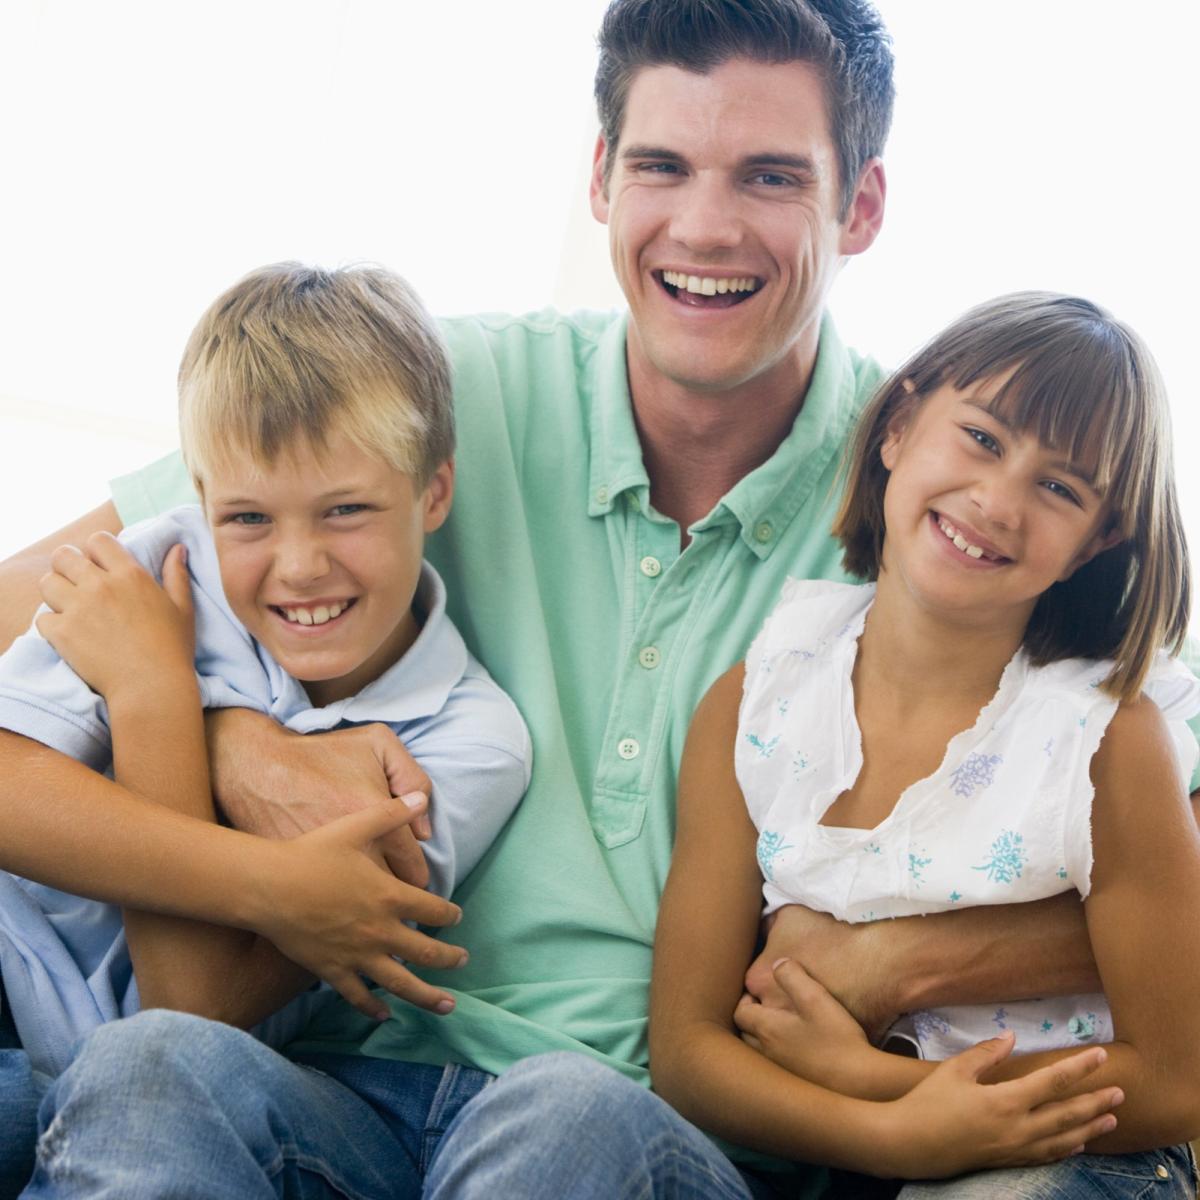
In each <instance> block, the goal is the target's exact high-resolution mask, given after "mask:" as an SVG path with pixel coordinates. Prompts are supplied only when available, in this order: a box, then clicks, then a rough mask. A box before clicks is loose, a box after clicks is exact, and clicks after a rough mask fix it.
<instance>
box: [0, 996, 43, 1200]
mask: <svg viewBox="0 0 1200 1200" xmlns="http://www.w3.org/2000/svg"><path fill="white" fill-rule="evenodd" d="M41 1092H42V1089H41V1087H39V1085H38V1083H37V1081H36V1080H35V1079H34V1076H33V1072H32V1070H31V1068H30V1066H29V1055H27V1054H26V1053H25V1051H24V1050H22V1049H21V1041H20V1039H19V1038H18V1037H17V1030H16V1027H15V1026H14V1025H13V1023H12V1016H11V1014H10V1013H9V1011H8V1005H7V1002H6V1000H5V997H4V984H3V982H0V1200H13V1197H14V1196H16V1195H17V1193H18V1192H20V1190H21V1188H22V1187H24V1185H25V1183H26V1182H27V1181H28V1179H29V1173H30V1171H32V1170H33V1144H34V1141H35V1139H36V1137H37V1110H38V1101H39V1100H40V1098H41Z"/></svg>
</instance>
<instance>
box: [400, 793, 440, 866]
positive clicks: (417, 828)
mask: <svg viewBox="0 0 1200 1200" xmlns="http://www.w3.org/2000/svg"><path fill="white" fill-rule="evenodd" d="M400 799H401V800H403V801H404V803H405V804H407V805H408V807H409V808H419V809H420V811H419V812H418V813H417V815H416V816H415V817H413V819H412V823H411V824H410V825H409V828H410V829H411V830H412V834H413V837H415V838H418V839H419V840H420V841H422V842H427V841H429V839H430V838H431V837H433V826H432V825H431V824H430V822H429V794H428V793H427V792H405V794H404V795H403V796H401V797H400ZM422 804H423V805H424V807H422ZM421 861H422V862H424V861H425V856H424V855H422V856H421ZM421 886H422V887H424V884H422V885H421Z"/></svg>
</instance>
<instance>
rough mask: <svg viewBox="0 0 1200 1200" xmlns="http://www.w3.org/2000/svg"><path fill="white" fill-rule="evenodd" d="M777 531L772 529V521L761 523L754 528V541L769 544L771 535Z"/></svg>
mask: <svg viewBox="0 0 1200 1200" xmlns="http://www.w3.org/2000/svg"><path fill="white" fill-rule="evenodd" d="M774 532H775V531H774V530H773V529H772V528H771V522H770V521H759V523H758V524H757V525H755V527H754V540H755V541H756V542H769V541H770V540H771V534H773V533H774Z"/></svg>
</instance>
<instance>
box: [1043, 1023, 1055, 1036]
mask: <svg viewBox="0 0 1200 1200" xmlns="http://www.w3.org/2000/svg"><path fill="white" fill-rule="evenodd" d="M1053 1028H1054V1022H1053V1021H1043V1022H1042V1032H1043V1033H1049V1032H1050V1030H1052V1029H1053Z"/></svg>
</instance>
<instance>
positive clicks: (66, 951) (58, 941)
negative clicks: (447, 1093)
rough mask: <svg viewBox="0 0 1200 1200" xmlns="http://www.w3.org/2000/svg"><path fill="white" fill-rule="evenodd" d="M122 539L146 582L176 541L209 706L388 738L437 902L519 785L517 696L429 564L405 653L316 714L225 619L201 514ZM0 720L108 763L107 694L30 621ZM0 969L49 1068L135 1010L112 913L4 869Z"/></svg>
mask: <svg viewBox="0 0 1200 1200" xmlns="http://www.w3.org/2000/svg"><path fill="white" fill-rule="evenodd" d="M121 541H122V542H123V543H124V544H125V546H126V547H127V548H128V549H129V550H130V551H131V552H132V553H133V555H134V557H135V558H137V559H138V561H139V562H141V563H142V565H143V566H145V567H146V568H147V569H148V570H150V571H151V572H153V574H154V575H155V576H156V578H159V579H161V572H162V563H163V560H164V558H165V557H166V554H167V551H168V550H169V549H170V548H171V546H173V545H174V544H175V543H177V542H182V543H183V544H184V545H185V546H186V547H187V549H188V571H189V573H190V576H191V583H192V598H193V602H194V604H195V612H196V673H197V676H198V678H199V681H200V691H201V697H202V701H203V703H204V706H205V707H206V708H226V707H235V708H252V709H255V710H257V711H259V712H262V713H266V714H267V715H268V716H271V717H273V718H274V719H275V720H277V721H278V722H279V723H280V724H281V725H283V726H285V727H286V728H288V729H290V730H292V731H293V732H296V733H312V732H318V731H321V730H327V729H335V728H339V727H344V726H347V725H359V724H366V723H370V722H375V721H381V722H384V723H386V724H388V725H390V726H391V727H392V729H394V730H395V731H396V733H397V734H398V735H399V736H400V737H401V738H402V739H403V741H404V743H405V745H406V746H407V747H408V749H409V751H410V752H411V753H412V755H413V757H414V758H415V759H416V760H417V762H418V763H420V765H421V766H422V767H423V768H424V770H425V771H426V773H427V774H428V775H429V777H430V779H431V780H432V781H433V798H432V809H431V820H432V824H433V836H432V837H431V838H430V840H429V841H427V842H425V843H424V849H425V857H426V861H427V862H428V864H429V872H430V888H431V889H432V890H433V891H436V892H438V893H439V894H441V895H449V894H450V892H451V891H453V890H454V889H455V888H456V887H458V886H459V885H461V884H462V882H463V881H464V880H465V879H466V878H467V877H468V876H469V874H470V872H471V871H472V869H473V868H474V867H475V865H476V863H478V861H479V859H480V858H481V857H482V855H483V853H484V852H485V851H486V850H487V848H488V846H489V845H490V844H491V842H492V840H493V839H494V838H495V836H496V834H497V833H498V831H499V830H500V828H501V827H502V826H503V825H504V823H505V821H507V820H508V818H509V816H510V815H511V813H512V811H513V809H514V808H515V807H516V805H517V803H518V801H519V800H520V799H521V796H522V794H523V793H524V791H525V787H526V785H527V783H528V781H529V761H530V757H529V756H530V742H529V736H528V733H527V731H526V728H525V725H524V723H523V721H522V720H521V716H520V714H519V713H518V712H517V709H516V707H515V705H514V704H513V702H512V701H511V700H510V699H509V698H508V697H507V696H506V695H505V694H504V693H503V692H502V691H501V690H500V689H499V688H498V687H497V686H496V684H495V683H494V682H493V681H492V679H491V678H490V676H489V675H488V674H487V672H486V671H485V670H484V669H483V667H481V666H480V664H479V663H478V662H477V661H476V660H475V659H474V658H472V657H471V655H470V654H469V653H468V651H467V648H466V646H465V644H464V643H463V640H462V638H461V637H460V636H459V633H458V631H457V630H456V629H455V628H454V624H453V622H452V621H450V619H449V618H448V617H447V616H446V592H445V588H444V587H443V585H442V581H441V579H440V578H439V576H438V574H437V572H436V571H435V570H434V569H433V568H432V567H430V566H429V565H428V564H426V565H425V567H424V568H423V570H422V574H421V579H420V583H419V585H418V588H417V596H416V604H417V607H418V608H419V610H420V611H421V612H422V613H423V614H424V616H425V620H424V623H423V625H422V627H421V631H420V633H419V634H418V636H417V639H416V641H415V642H414V643H413V644H412V646H411V647H410V648H409V649H408V651H407V652H406V653H405V654H404V656H403V657H402V658H401V659H400V660H399V661H398V662H396V663H395V664H394V665H393V666H392V667H390V668H389V669H388V670H387V671H385V672H384V673H383V674H382V675H380V676H379V678H378V679H376V680H375V681H374V682H373V683H370V684H368V685H367V686H366V687H365V688H363V689H362V691H360V692H358V693H357V694H356V695H353V696H349V697H347V698H346V699H344V700H339V701H337V702H336V703H334V704H330V705H327V706H325V707H323V708H314V707H313V704H312V702H311V701H310V700H309V698H308V694H307V693H306V692H305V690H304V688H303V686H302V685H301V684H300V683H298V682H297V681H296V680H295V679H293V678H292V677H291V676H290V675H288V674H287V673H286V672H284V671H283V670H282V668H281V667H280V666H279V665H278V664H277V663H276V662H275V661H274V659H272V658H271V656H270V655H269V654H268V653H267V652H266V650H264V649H263V647H262V646H261V645H259V643H258V642H256V641H255V640H254V639H253V638H252V637H251V636H250V635H249V634H248V633H247V632H246V629H245V627H244V626H243V625H242V624H241V623H240V622H239V621H238V619H237V617H236V616H234V613H233V610H232V609H231V608H230V607H229V604H228V602H227V601H226V599H225V593H224V591H223V590H222V587H221V577H220V572H219V569H218V565H217V556H216V550H215V549H214V547H213V542H212V538H211V536H210V534H209V531H208V526H207V524H206V523H205V521H204V517H203V514H202V513H201V511H200V509H199V508H198V507H196V506H195V505H188V506H186V507H183V508H177V509H175V510H173V511H171V512H169V513H167V514H165V515H163V516H162V517H157V518H153V519H151V520H149V521H145V522H142V523H140V524H136V525H133V526H131V527H129V528H127V529H126V530H125V532H124V533H123V534H122V535H121ZM0 729H9V730H12V731H13V732H15V733H20V734H23V735H24V736H25V737H29V738H33V739H34V740H36V741H39V742H41V743H43V744H44V745H47V746H50V747H51V748H53V749H55V750H58V751H60V752H61V753H63V754H67V755H70V756H71V757H72V758H75V759H77V760H79V761H80V762H83V763H86V764H87V765H88V766H90V767H92V768H93V769H95V770H98V771H105V770H107V769H108V767H109V765H110V763H111V759H112V741H111V737H110V734H109V727H108V712H107V708H106V706H105V703H104V700H103V699H102V698H101V697H100V696H98V695H97V694H96V693H95V692H93V691H92V690H91V689H90V688H89V687H88V686H87V684H85V683H84V682H83V680H81V679H80V678H79V676H78V675H76V674H75V672H74V671H72V670H71V668H70V667H68V666H67V664H66V663H65V662H63V660H62V659H61V658H59V656H58V654H57V653H56V652H55V650H54V648H53V647H52V646H51V645H50V644H49V643H48V642H47V641H45V639H44V638H42V637H41V635H40V634H39V633H38V632H37V630H36V629H31V630H30V632H28V633H26V634H24V635H23V636H22V637H20V638H18V639H17V640H16V641H15V642H14V643H13V645H12V647H11V648H10V649H9V651H8V652H7V653H6V654H4V655H3V656H0ZM53 802H54V798H53V797H52V796H48V797H46V803H47V804H51V805H52V804H53ZM456 941H457V939H456ZM457 944H460V945H465V944H466V943H464V942H458V943H457ZM0 975H2V976H3V979H4V987H5V991H6V992H7V994H8V1000H9V1003H10V1005H11V1007H12V1014H13V1018H14V1020H15V1022H16V1026H17V1032H18V1034H19V1035H20V1038H21V1043H22V1046H23V1047H24V1048H25V1050H26V1051H27V1052H28V1054H29V1057H30V1060H31V1062H32V1064H33V1067H34V1069H35V1070H36V1071H38V1072H40V1073H43V1074H46V1075H56V1074H58V1072H59V1071H61V1070H62V1069H63V1068H64V1067H65V1066H66V1065H67V1063H69V1061H70V1057H71V1050H72V1048H73V1046H74V1044H75V1042H76V1040H77V1039H78V1038H79V1037H81V1036H82V1035H83V1034H84V1033H86V1032H87V1031H88V1030H90V1029H92V1028H94V1027H95V1026H96V1025H99V1024H101V1023H103V1022H104V1021H109V1020H113V1019H114V1018H116V1017H120V1016H129V1015H131V1014H132V1013H134V1012H136V1011H137V1010H138V1007H139V1004H138V996H137V987H136V983H135V981H134V978H133V972H132V967H131V965H130V962H129V953H128V950H127V948H126V945H125V935H124V931H123V927H122V922H121V914H120V910H119V909H118V908H116V907H115V906H113V905H107V904H101V903H99V902H97V901H94V900H86V899H83V898H82V897H79V896H73V895H70V894H68V893H66V892H61V891H58V890H57V889H55V888H49V887H45V886H44V885H42V884H36V883H31V882H30V881H29V880H25V879H18V878H17V877H15V876H13V875H9V874H8V873H7V872H3V871H0ZM325 999H326V997H325V995H324V994H321V995H318V994H316V993H314V992H311V991H310V992H307V993H305V994H304V995H302V996H301V997H299V998H298V1000H297V1001H296V1002H294V1003H293V1004H292V1005H289V1006H288V1008H286V1009H285V1010H284V1011H283V1013H281V1014H276V1016H275V1017H273V1018H270V1019H269V1021H268V1022H265V1023H264V1025H263V1026H260V1027H259V1030H258V1032H259V1033H260V1036H263V1037H264V1038H265V1040H267V1041H270V1042H272V1043H273V1044H281V1043H282V1042H284V1041H286V1040H290V1039H291V1038H292V1037H294V1036H295V1034H296V1032H297V1031H298V1030H299V1029H300V1028H302V1027H303V1024H304V1022H305V1020H306V1019H307V1018H308V1016H309V1015H310V1014H311V1013H312V1012H313V1011H314V1010H315V1009H316V1008H317V1007H319V1004H318V1001H321V1002H323V1001H324V1000H325Z"/></svg>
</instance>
